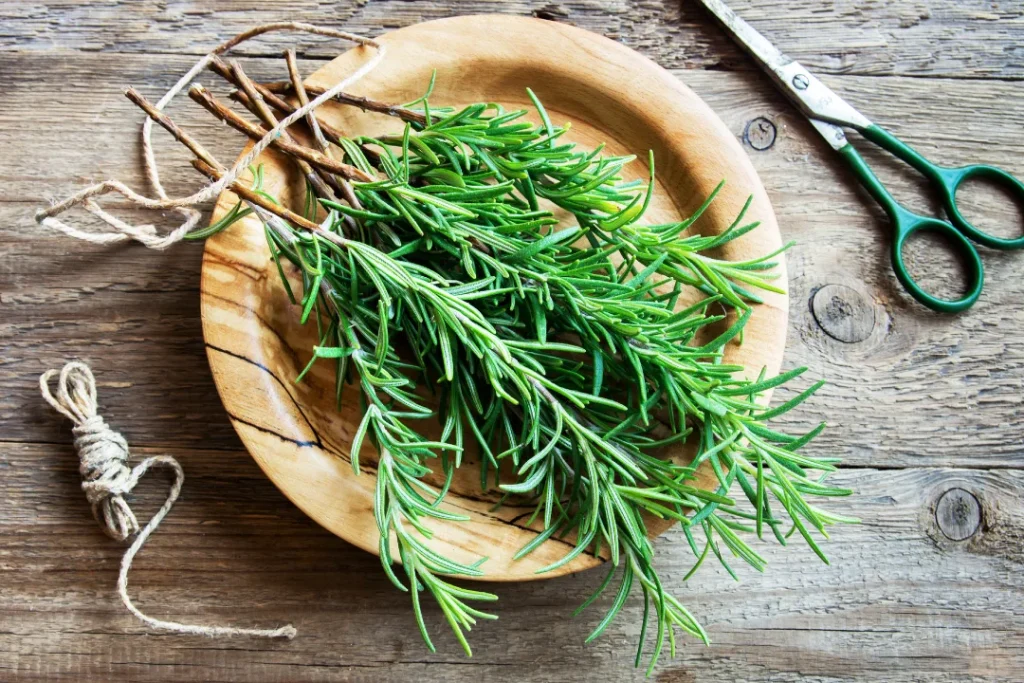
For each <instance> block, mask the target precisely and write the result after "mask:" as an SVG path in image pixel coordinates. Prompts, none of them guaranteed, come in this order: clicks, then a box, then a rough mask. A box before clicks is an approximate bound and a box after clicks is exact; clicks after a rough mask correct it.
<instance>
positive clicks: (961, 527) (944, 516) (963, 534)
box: [935, 488, 981, 541]
mask: <svg viewBox="0 0 1024 683" xmlns="http://www.w3.org/2000/svg"><path fill="white" fill-rule="evenodd" d="M935 523H936V524H937V525H938V527H939V530H940V531H941V532H942V533H943V535H944V536H945V537H946V538H948V539H950V540H951V541H965V540H967V539H968V538H970V537H971V536H973V535H974V534H976V533H978V529H980V528H981V503H979V502H978V499H977V497H975V495H974V494H973V493H971V492H970V491H965V490H964V489H961V488H952V489H949V490H948V491H946V492H945V493H943V494H942V496H941V497H940V498H939V502H938V503H937V504H936V505H935Z"/></svg>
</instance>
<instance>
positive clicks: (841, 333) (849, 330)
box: [811, 285, 875, 344]
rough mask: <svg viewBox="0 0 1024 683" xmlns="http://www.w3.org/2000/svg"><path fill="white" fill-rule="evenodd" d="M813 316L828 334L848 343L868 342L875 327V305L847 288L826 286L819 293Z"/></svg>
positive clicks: (812, 307) (815, 301) (813, 303)
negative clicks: (866, 340)
mask: <svg viewBox="0 0 1024 683" xmlns="http://www.w3.org/2000/svg"><path fill="white" fill-rule="evenodd" d="M811 313H813V314H814V319H815V320H816V321H817V323H818V325H819V326H820V327H821V329H823V330H824V331H825V334H827V335H828V336H830V337H832V338H833V339H835V340H836V341H841V342H843V343H845V344H855V343H857V342H861V341H864V340H865V339H867V338H868V337H869V336H871V330H873V329H874V327H875V308H874V306H873V305H872V304H871V302H870V301H868V300H867V299H866V298H865V297H864V296H863V295H862V294H861V293H860V292H858V291H857V290H855V289H853V288H852V287H847V286H846V285H825V286H824V287H822V288H821V289H819V290H818V291H816V292H815V293H814V295H813V297H812V298H811Z"/></svg>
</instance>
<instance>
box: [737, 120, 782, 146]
mask: <svg viewBox="0 0 1024 683" xmlns="http://www.w3.org/2000/svg"><path fill="white" fill-rule="evenodd" d="M777 137H778V130H777V129H776V128H775V124H774V123H772V122H771V120H770V119H767V118H765V117H764V116H758V117H757V118H756V119H751V120H750V121H749V122H747V127H746V128H744V129H743V139H744V140H745V141H746V142H747V144H748V145H750V146H751V147H753V148H754V149H756V150H757V151H758V152H763V151H765V150H766V149H769V148H770V147H771V146H772V145H774V144H775V139H776V138H777Z"/></svg>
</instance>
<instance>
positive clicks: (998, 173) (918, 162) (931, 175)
mask: <svg viewBox="0 0 1024 683" xmlns="http://www.w3.org/2000/svg"><path fill="white" fill-rule="evenodd" d="M859 130H860V133H861V135H863V136H864V137H865V138H867V139H868V140H870V141H871V142H873V143H875V144H876V145H878V146H879V147H881V148H882V149H884V150H886V151H887V152H891V153H892V154H893V155H894V156H896V157H897V158H899V159H902V160H903V161H905V162H907V163H908V164H910V165H911V166H912V167H913V168H915V169H916V170H917V171H919V172H920V173H921V174H922V175H923V176H924V177H926V178H927V179H928V180H929V181H930V182H931V184H932V186H933V187H934V188H935V190H936V191H937V192H938V193H939V196H940V197H941V199H942V204H943V208H944V209H945V210H946V216H948V217H949V222H950V223H952V224H953V226H954V227H956V228H957V229H958V230H960V231H961V232H962V233H964V234H965V235H967V236H968V237H969V238H971V239H972V240H973V241H975V242H977V243H978V244H982V245H984V246H986V247H989V248H990V249H1024V234H1022V235H1021V236H1020V237H1014V238H1005V237H997V236H995V235H990V234H989V233H987V232H985V231H983V230H980V229H978V228H976V227H974V226H973V225H971V223H970V221H968V220H967V219H966V218H964V216H963V214H962V213H960V209H959V208H958V207H957V205H956V192H957V190H958V189H959V188H960V185H961V184H963V182H964V181H965V180H967V179H968V178H981V179H983V180H989V181H992V182H993V183H995V184H997V185H1001V186H1002V187H1003V188H1004V189H1006V190H1007V191H1008V192H1009V193H1010V196H1011V197H1013V199H1014V201H1016V202H1017V204H1018V205H1019V206H1020V207H1021V208H1022V209H1024V183H1022V182H1021V181H1020V180H1018V179H1017V178H1015V177H1014V176H1012V175H1010V174H1009V173H1007V172H1006V171H1004V170H1003V169H1001V168H996V167H995V166H986V165H985V164H971V165H969V166H960V167H957V168H950V167H948V166H939V165H938V164H933V163H932V162H930V161H928V160H927V159H925V158H924V157H923V156H921V155H920V154H918V153H917V151H916V150H914V149H913V148H912V147H910V146H909V145H907V144H906V143H904V142H903V141H902V140H900V139H899V138H897V137H896V136H895V135H893V134H892V133H890V132H889V131H887V130H885V129H884V128H881V127H879V126H876V125H871V126H868V127H867V128H862V129H859Z"/></svg>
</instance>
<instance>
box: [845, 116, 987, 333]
mask: <svg viewBox="0 0 1024 683" xmlns="http://www.w3.org/2000/svg"><path fill="white" fill-rule="evenodd" d="M872 128H877V126H872ZM867 130H868V129H865V131H863V132H866V131H867ZM878 130H879V131H881V129H880V128H879V129H878ZM882 133H884V134H885V135H886V136H887V137H888V138H891V142H889V143H887V145H882V143H878V144H879V145H880V146H883V147H884V148H885V149H889V147H888V144H892V142H895V143H896V144H899V145H903V143H901V142H899V140H897V139H896V138H895V137H893V136H891V135H889V134H888V133H885V131H882ZM869 139H870V138H869ZM873 141H874V140H873ZM903 146H904V147H906V146H905V145H903ZM907 149H910V148H909V147H907ZM890 151H892V152H893V154H896V155H897V156H900V158H903V156H901V155H900V154H899V153H897V152H896V151H893V150H890ZM910 151H911V152H913V150H910ZM839 153H840V154H841V155H842V156H843V158H844V159H846V161H847V163H849V164H850V166H851V168H852V169H853V172H854V174H856V176H857V179H858V180H860V182H861V184H862V185H863V186H864V188H865V189H867V191H868V192H870V193H871V196H872V197H874V198H875V201H877V202H878V204H879V205H880V206H881V207H882V208H883V209H885V212H886V213H887V214H888V215H889V220H890V221H891V222H892V227H893V232H894V235H893V241H892V268H893V271H895V273H896V277H897V279H899V281H900V283H901V284H902V285H903V286H904V287H905V288H906V290H907V292H909V293H910V295H911V296H913V297H914V298H915V299H917V300H918V301H920V302H921V303H922V304H924V305H925V306H927V307H928V308H930V309H932V310H934V311H939V312H940V313H956V312H958V311H963V310H965V309H967V308H970V307H971V306H972V305H973V304H974V302H975V301H977V300H978V297H979V296H980V295H981V287H982V285H983V284H984V280H985V267H984V266H983V265H982V263H981V257H980V256H978V250H977V249H975V248H974V245H973V244H972V243H971V241H970V240H969V239H967V237H966V236H965V235H964V233H963V232H961V231H960V229H958V228H956V227H954V226H953V225H952V224H950V223H947V222H946V221H943V220H939V219H938V218H930V217H928V216H921V215H918V214H916V213H914V212H913V211H910V210H909V209H907V208H905V207H904V206H902V205H901V204H900V203H899V202H897V201H896V200H895V199H894V198H893V196H892V195H891V194H889V192H888V190H886V189H885V187H884V186H883V185H882V183H881V181H880V180H879V179H878V177H877V176H876V175H875V174H874V173H873V172H872V171H871V168H870V167H868V165H867V163H866V162H865V161H864V159H863V158H862V157H861V155H860V154H858V153H857V150H856V149H854V147H853V145H851V144H846V146H844V147H842V148H841V149H840V150H839ZM915 154H916V152H915ZM908 163H909V161H908ZM924 163H926V164H929V162H927V161H925V162H924ZM929 165H931V164H929ZM915 168H916V166H915ZM922 172H923V171H922ZM961 181H962V179H961ZM955 189H956V188H955V187H954V188H953V192H954V193H955ZM920 231H929V232H935V233H938V234H941V235H944V236H946V237H947V238H949V240H950V242H952V244H953V245H954V248H955V249H956V251H957V252H958V253H959V254H960V255H961V256H962V257H963V259H964V261H965V262H966V264H967V271H968V272H967V285H968V292H967V294H966V295H965V296H964V297H963V298H960V299H940V298H939V297H937V296H933V295H931V294H929V293H928V292H926V291H924V289H922V288H921V286H920V285H918V284H917V283H916V282H915V281H914V278H913V277H912V276H911V275H910V273H909V271H908V270H907V267H906V264H905V263H904V262H903V245H904V244H905V243H906V241H907V238H908V237H910V236H911V235H912V234H914V233H915V232H920Z"/></svg>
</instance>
